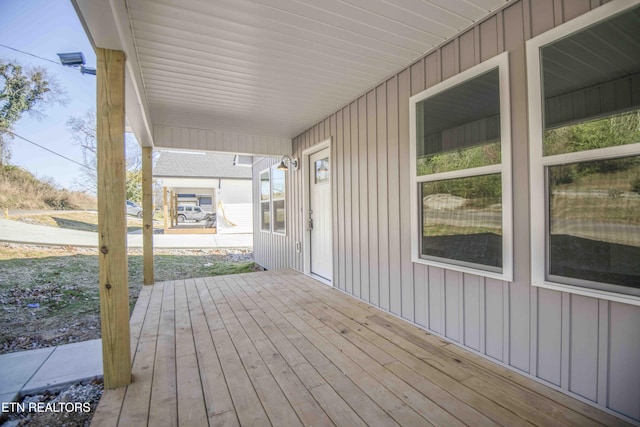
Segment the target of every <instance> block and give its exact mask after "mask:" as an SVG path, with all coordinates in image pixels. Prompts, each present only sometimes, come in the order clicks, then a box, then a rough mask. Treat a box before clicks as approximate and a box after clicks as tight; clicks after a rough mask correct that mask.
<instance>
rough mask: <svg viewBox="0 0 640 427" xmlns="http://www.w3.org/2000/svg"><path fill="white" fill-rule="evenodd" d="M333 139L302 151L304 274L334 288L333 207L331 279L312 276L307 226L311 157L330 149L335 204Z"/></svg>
mask: <svg viewBox="0 0 640 427" xmlns="http://www.w3.org/2000/svg"><path fill="white" fill-rule="evenodd" d="M331 145H332V144H331V137H329V138H328V139H325V140H324V141H322V142H319V143H317V144H315V145H313V146H311V147H309V148H307V149H305V150H303V151H302V159H301V162H302V180H303V185H302V211H303V212H302V229H303V233H302V247H303V249H302V255H303V256H302V259H303V263H302V264H303V272H304V274H306V275H307V276H310V277H313V278H314V279H316V280H318V281H319V282H322V283H324V284H325V285H329V286H333V283H334V280H333V277H334V276H335V265H333V259H334V258H333V227H334V224H333V205H332V204H331V205H330V206H329V223H330V224H331V230H332V232H331V279H330V280H326V279H324V278H322V277H319V276H317V275H315V274H311V231H309V230H308V229H307V224H308V222H309V207H310V205H311V197H310V194H309V192H310V191H311V190H310V185H311V180H310V179H309V174H310V172H311V170H310V167H309V157H311V155H312V154H315V153H317V152H318V151H320V150H324V149H325V148H328V149H329V167H330V169H329V174H330V175H329V176H330V178H329V179H330V185H331V203H333V180H334V179H335V178H334V177H335V173H334V172H333V150H332V149H331Z"/></svg>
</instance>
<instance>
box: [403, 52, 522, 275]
mask: <svg viewBox="0 0 640 427" xmlns="http://www.w3.org/2000/svg"><path fill="white" fill-rule="evenodd" d="M494 69H497V70H498V76H499V88H500V147H501V163H500V164H497V165H490V166H483V167H478V168H473V169H462V170H456V171H449V172H442V173H435V174H431V175H422V176H418V175H417V156H416V138H417V137H416V104H417V103H418V102H420V101H422V100H424V99H426V98H429V97H431V96H433V95H436V94H438V93H440V92H443V91H445V90H447V89H449V88H452V87H454V86H457V85H460V84H462V83H464V82H466V81H468V80H472V79H473V78H475V77H477V76H479V75H481V74H484V73H486V72H488V71H491V70H494ZM510 93H511V91H510V88H509V54H508V52H504V53H501V54H500V55H497V56H495V57H493V58H491V59H488V60H486V61H484V62H483V63H481V64H478V65H476V66H475V67H472V68H470V69H468V70H465V71H463V72H462V73H459V74H457V75H455V76H453V77H451V78H449V79H447V80H445V81H443V82H441V83H439V84H437V85H435V86H432V87H430V88H429V89H426V90H424V91H422V92H420V93H418V94H416V95H414V96H412V97H411V98H409V121H410V138H411V139H410V158H411V161H410V165H411V166H410V167H411V174H410V175H411V189H410V190H411V258H412V261H413V262H414V263H418V264H425V265H432V266H436V267H442V268H446V269H449V270H455V271H461V272H463V273H471V274H475V275H478V276H483V277H489V278H493V279H498V280H503V281H507V282H512V281H513V196H512V177H511V105H510ZM490 173H500V174H501V182H502V272H494V271H490V270H484V269H481V268H475V267H470V266H465V265H459V264H455V263H454V262H455V261H453V260H452V262H451V263H449V262H442V261H437V260H432V259H425V258H421V257H420V240H421V236H422V232H421V229H422V224H420V218H421V215H420V210H421V209H422V203H419V199H420V191H419V187H418V185H419V184H421V183H423V182H431V181H442V180H446V179H452V178H465V177H470V176H479V175H487V174H490Z"/></svg>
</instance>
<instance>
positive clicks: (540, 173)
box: [526, 0, 640, 305]
mask: <svg viewBox="0 0 640 427" xmlns="http://www.w3.org/2000/svg"><path fill="white" fill-rule="evenodd" d="M639 4H640V0H628V1H616V2H611V3H608V4H606V5H603V6H601V7H598V8H596V9H594V10H592V11H591V12H587V13H585V14H584V15H581V16H579V17H577V18H575V19H572V20H571V21H568V22H567V23H565V24H562V25H560V26H558V27H556V28H553V29H551V30H549V31H547V32H545V33H543V34H541V35H539V36H537V37H534V38H532V39H530V40H528V41H527V42H526V57H527V69H528V70H529V73H528V79H527V85H528V86H527V89H528V102H529V162H530V163H529V169H530V171H529V176H530V190H531V206H532V209H537V210H536V211H532V215H531V283H532V285H533V286H537V287H541V288H547V289H553V290H556V291H561V292H567V293H571V294H577V295H583V296H588V297H593V298H599V299H604V300H608V301H615V302H621V303H625V304H631V305H640V296H636V295H628V294H625V293H619V292H612V291H611V290H606V289H595V288H592V287H586V286H591V284H586V285H585V287H582V286H578V285H570V284H566V283H558V282H554V281H552V280H549V279H548V278H547V274H546V269H547V266H546V265H547V250H546V245H547V240H546V239H547V215H546V214H545V211H546V209H545V207H546V206H547V201H546V183H545V181H546V180H545V168H546V167H547V166H552V165H558V164H564V163H567V162H569V163H574V162H581V161H589V160H604V159H607V158H615V157H621V156H628V155H634V154H635V155H638V154H640V144H629V145H622V146H616V147H607V148H601V149H597V150H590V151H584V152H580V153H570V154H559V155H554V156H547V157H544V156H543V125H544V123H543V101H542V76H541V74H542V68H541V60H540V49H541V48H542V47H544V46H546V45H548V44H551V43H553V42H555V41H557V40H560V39H562V38H564V37H567V36H569V35H571V34H573V33H576V32H578V31H581V30H584V29H586V28H588V27H590V26H593V25H596V24H598V23H600V22H602V21H604V20H606V19H609V18H611V17H613V16H615V15H617V14H620V13H623V12H625V11H626V10H628V9H630V8H632V7H635V6H637V5H639ZM605 286H606V285H605ZM612 286H615V285H612ZM620 288H622V287H620Z"/></svg>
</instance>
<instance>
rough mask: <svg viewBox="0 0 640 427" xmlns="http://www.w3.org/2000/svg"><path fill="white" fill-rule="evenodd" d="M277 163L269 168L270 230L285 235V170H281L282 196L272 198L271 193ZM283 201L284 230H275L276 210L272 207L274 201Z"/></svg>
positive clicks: (286, 189)
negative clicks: (282, 179) (282, 181)
mask: <svg viewBox="0 0 640 427" xmlns="http://www.w3.org/2000/svg"><path fill="white" fill-rule="evenodd" d="M278 166H279V164H278V163H276V164H275V165H273V166H271V168H269V169H270V170H269V187H270V190H269V191H270V193H269V196H270V199H271V210H270V211H269V212H270V215H271V230H272V232H273V234H278V235H280V236H286V235H287V191H288V188H287V171H282V175H283V176H284V197H279V198H277V199H276V198H274V195H273V172H274V170H276V169H278ZM281 200H282V201H284V230H283V231H278V230H276V222H277V216H276V211H275V208H274V202H279V201H281Z"/></svg>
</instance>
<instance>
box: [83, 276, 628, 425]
mask: <svg viewBox="0 0 640 427" xmlns="http://www.w3.org/2000/svg"><path fill="white" fill-rule="evenodd" d="M131 332H132V352H133V353H134V358H133V383H132V384H131V385H129V386H128V387H122V388H119V389H116V390H108V391H105V393H104V395H103V397H102V400H101V401H100V405H99V407H98V409H97V411H96V414H95V416H94V418H93V423H92V425H96V426H106V425H120V426H131V425H150V426H165V425H188V426H206V425H229V426H232V425H245V426H256V425H276V426H287V427H289V426H296V425H307V426H331V425H336V426H358V425H375V426H383V425H394V426H397V425H401V426H425V425H430V424H433V425H446V426H462V425H474V426H476V425H509V426H516V425H531V424H534V425H544V426H551V425H576V426H589V425H603V424H604V425H623V424H624V422H623V421H621V420H620V419H618V418H615V417H613V416H611V415H609V414H607V413H605V412H603V411H600V410H598V409H596V408H594V407H592V406H589V405H587V404H584V403H582V402H580V401H578V400H576V399H573V398H571V397H569V396H567V395H565V394H562V393H559V392H557V391H555V390H553V389H551V388H549V387H546V386H544V385H542V384H540V383H538V382H536V381H533V380H531V379H529V378H526V377H524V376H522V375H518V374H516V373H514V372H512V371H510V370H508V369H506V368H503V367H501V366H499V365H496V364H494V363H491V362H489V361H487V360H485V359H484V358H482V357H480V356H477V355H475V354H473V353H470V352H468V351H466V350H464V349H461V348H460V347H458V346H456V345H453V344H450V343H448V342H446V341H444V340H441V339H440V338H438V337H436V336H433V335H431V334H429V333H427V332H426V331H424V330H422V329H419V328H417V327H415V326H412V325H409V324H407V323H405V322H403V321H401V320H399V319H397V318H395V317H393V316H390V315H387V314H385V313H384V312H382V311H380V310H378V309H376V308H374V307H371V306H369V305H367V304H365V303H363V302H361V301H359V300H357V299H355V298H352V297H350V296H347V295H345V294H343V293H341V292H339V291H336V290H334V289H331V288H329V287H327V286H325V285H322V284H320V283H318V282H316V281H315V280H313V279H311V278H309V277H307V276H304V275H302V274H300V273H297V272H294V271H290V270H288V271H271V272H259V273H248V274H240V275H233V276H218V277H208V278H202V279H191V280H179V281H172V282H165V283H158V284H156V285H154V286H148V287H145V288H144V289H143V290H142V292H141V294H140V297H139V299H138V302H137V304H136V307H135V310H134V312H133V315H132V318H131Z"/></svg>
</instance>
